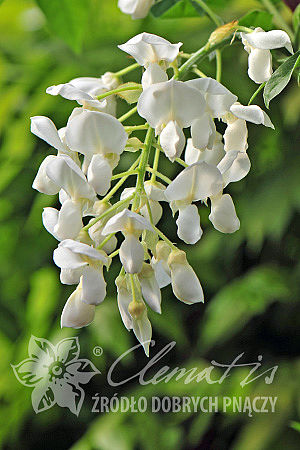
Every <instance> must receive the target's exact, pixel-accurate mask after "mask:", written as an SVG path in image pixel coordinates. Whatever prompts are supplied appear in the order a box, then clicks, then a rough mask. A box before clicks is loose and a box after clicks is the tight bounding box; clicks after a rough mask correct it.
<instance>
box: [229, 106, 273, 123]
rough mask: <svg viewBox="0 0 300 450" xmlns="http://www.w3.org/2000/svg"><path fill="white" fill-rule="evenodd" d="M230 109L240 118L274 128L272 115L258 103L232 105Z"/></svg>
mask: <svg viewBox="0 0 300 450" xmlns="http://www.w3.org/2000/svg"><path fill="white" fill-rule="evenodd" d="M230 111H231V112H232V114H234V115H235V116H236V117H238V118H239V119H243V120H247V122H252V123H256V124H262V125H265V127H270V128H274V125H273V124H272V122H271V120H270V117H269V116H268V115H267V114H266V113H265V112H264V111H263V110H262V109H261V108H260V107H259V106H257V105H249V106H244V105H239V104H236V105H232V106H231V108H230Z"/></svg>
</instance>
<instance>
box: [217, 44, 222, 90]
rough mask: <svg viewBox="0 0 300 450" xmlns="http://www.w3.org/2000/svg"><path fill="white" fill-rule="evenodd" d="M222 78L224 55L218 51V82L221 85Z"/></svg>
mask: <svg viewBox="0 0 300 450" xmlns="http://www.w3.org/2000/svg"><path fill="white" fill-rule="evenodd" d="M221 77H222V53H221V50H216V80H217V81H218V82H219V83H220V82H221Z"/></svg>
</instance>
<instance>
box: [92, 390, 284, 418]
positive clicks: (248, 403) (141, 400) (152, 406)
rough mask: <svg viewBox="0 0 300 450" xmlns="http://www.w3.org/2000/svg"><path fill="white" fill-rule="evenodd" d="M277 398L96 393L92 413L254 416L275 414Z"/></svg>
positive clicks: (93, 398)
mask: <svg viewBox="0 0 300 450" xmlns="http://www.w3.org/2000/svg"><path fill="white" fill-rule="evenodd" d="M277 399H278V397H260V396H256V397H249V396H246V397H242V396H232V397H227V396H224V397H223V396H203V397H199V396H184V397H177V396H172V397H168V396H164V397H157V396H153V397H150V399H148V398H146V397H144V396H142V397H138V398H137V397H135V396H131V397H126V396H125V397H124V396H122V397H118V396H117V394H115V395H114V396H113V397H111V398H109V397H105V396H100V394H98V393H97V394H95V395H94V397H92V400H93V402H94V403H93V407H92V409H91V412H92V413H109V412H112V413H119V412H122V413H123V412H131V413H144V412H146V411H150V412H152V413H159V412H162V413H217V412H223V413H226V412H233V413H242V414H246V415H248V416H249V417H252V416H253V414H257V413H259V414H260V413H263V414H264V413H275V412H276V403H277Z"/></svg>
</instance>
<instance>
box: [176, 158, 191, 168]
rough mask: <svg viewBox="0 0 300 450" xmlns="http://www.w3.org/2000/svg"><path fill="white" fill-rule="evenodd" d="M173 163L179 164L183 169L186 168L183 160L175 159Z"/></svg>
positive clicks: (186, 165)
mask: <svg viewBox="0 0 300 450" xmlns="http://www.w3.org/2000/svg"><path fill="white" fill-rule="evenodd" d="M175 161H176V162H178V164H180V165H181V166H183V167H188V164H187V163H186V162H184V161H183V159H181V158H175Z"/></svg>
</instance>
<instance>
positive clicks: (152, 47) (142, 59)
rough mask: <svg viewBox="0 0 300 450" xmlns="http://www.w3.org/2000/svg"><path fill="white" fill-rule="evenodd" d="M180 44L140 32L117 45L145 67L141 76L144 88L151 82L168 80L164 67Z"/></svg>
mask: <svg viewBox="0 0 300 450" xmlns="http://www.w3.org/2000/svg"><path fill="white" fill-rule="evenodd" d="M181 45H182V42H179V43H178V44H171V42H169V41H167V40H166V39H164V38H162V37H160V36H156V35H155V34H150V33H140V34H138V35H137V36H134V37H133V38H131V39H129V41H127V42H126V43H125V44H122V45H119V46H118V47H119V48H120V49H121V50H123V51H124V52H126V53H128V54H129V55H131V56H133V58H134V59H135V60H136V61H137V62H138V63H139V64H140V65H141V66H143V67H145V69H146V70H145V72H144V74H143V77H142V85H143V88H144V89H145V88H146V87H148V86H150V85H151V84H154V83H160V82H163V81H167V80H168V76H167V74H166V72H165V69H166V68H167V67H168V65H169V64H170V63H172V62H173V61H174V60H175V59H176V58H177V56H178V54H179V48H180V47H181Z"/></svg>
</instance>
